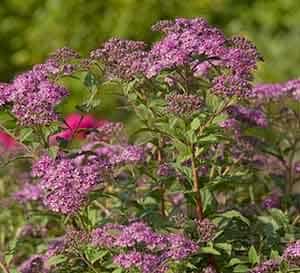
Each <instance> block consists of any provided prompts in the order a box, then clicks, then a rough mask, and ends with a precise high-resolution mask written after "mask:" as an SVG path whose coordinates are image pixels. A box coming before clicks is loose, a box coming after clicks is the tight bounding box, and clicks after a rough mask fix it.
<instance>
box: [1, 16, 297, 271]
mask: <svg viewBox="0 0 300 273" xmlns="http://www.w3.org/2000/svg"><path fill="white" fill-rule="evenodd" d="M152 30H153V31H156V32H159V33H160V34H161V38H160V39H159V40H158V41H157V42H155V43H154V44H151V45H148V44H146V43H144V42H142V41H129V40H121V39H116V38H113V39H110V40H109V41H107V42H106V43H104V44H103V45H102V46H101V47H100V48H97V49H94V50H92V51H91V52H90V54H89V56H87V57H82V56H80V55H79V54H78V53H77V52H75V51H74V50H72V49H69V48H62V49H59V50H57V51H56V52H55V53H54V54H51V55H50V56H49V58H48V59H47V60H46V61H45V62H44V63H43V64H39V65H35V66H34V67H33V68H32V69H31V70H30V71H27V72H24V73H22V74H20V75H17V76H16V77H15V79H14V80H13V81H12V82H10V83H3V84H1V86H0V105H1V109H2V112H3V113H2V114H3V116H4V117H5V118H3V120H2V121H1V129H2V131H3V132H2V133H1V134H0V144H1V155H2V156H1V159H2V161H1V164H2V165H1V185H2V187H1V191H0V192H1V197H2V198H1V207H2V211H1V212H0V221H1V222H0V224H1V225H0V234H1V238H0V250H1V257H0V267H1V269H2V271H3V272H5V273H13V272H14V273H16V272H18V273H45V272H48V273H63V272H68V273H72V272H74V273H75V272H78V273H83V272H94V273H97V272H98V273H100V272H113V273H121V272H141V273H150V272H151V273H154V272H157V273H158V272H170V273H171V272H174V273H176V272H178V273H179V272H180V273H181V272H203V273H209V272H210V273H212V272H219V273H221V272H222V273H227V272H228V273H229V272H252V273H271V272H282V273H286V272H297V271H299V270H300V268H299V266H300V262H299V261H300V240H297V239H298V236H299V235H298V234H299V215H298V214H299V197H298V196H297V194H296V193H295V192H296V188H297V183H298V182H299V179H300V160H299V158H298V157H299V136H300V123H299V122H300V118H299V117H300V107H299V105H300V104H299V99H300V80H291V81H288V82H285V83H277V84H267V83H262V84H256V85H254V84H253V78H254V76H253V72H254V71H255V70H256V67H257V63H258V62H261V61H263V57H262V56H261V54H260V53H259V52H258V51H257V49H256V47H255V45H254V44H253V43H252V42H251V41H249V40H247V39H246V38H243V37H226V36H225V35H224V33H223V32H222V31H221V30H219V29H218V28H215V27H213V26H211V25H209V24H208V22H207V21H205V20H204V19H202V18H195V19H184V18H178V19H175V20H171V21H160V22H158V23H156V24H155V25H154V26H153V27H152ZM65 78H72V79H74V80H78V81H80V82H82V83H83V85H82V86H83V87H82V103H81V104H80V105H78V106H77V109H76V112H74V114H72V115H70V116H68V117H65V118H63V117H62V115H61V113H60V110H61V109H62V107H63V106H64V104H65V103H66V101H67V100H68V99H69V98H70V96H71V94H72V92H71V90H68V89H69V88H68V86H67V85H66V84H65ZM103 86H114V89H113V90H116V94H114V95H117V96H119V97H120V101H121V104H122V105H120V107H121V108H122V109H123V110H124V113H126V112H129V113H131V114H132V115H134V116H135V120H134V121H133V123H134V131H133V132H132V130H127V128H126V125H125V124H121V123H118V122H113V121H108V120H97V119H96V118H95V117H93V115H92V112H93V110H94V109H95V108H98V107H101V104H100V106H99V98H101V97H102V96H103V95H104V94H102V92H100V90H103V89H102V88H101V87H103ZM113 110H114V109H112V111H113ZM74 111H75V109H74ZM4 223H5V225H4ZM3 227H4V230H3Z"/></svg>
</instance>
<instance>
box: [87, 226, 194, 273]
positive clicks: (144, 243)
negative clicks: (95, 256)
mask: <svg viewBox="0 0 300 273" xmlns="http://www.w3.org/2000/svg"><path fill="white" fill-rule="evenodd" d="M91 240H92V244H93V245H94V246H97V247H101V248H124V249H127V251H126V252H125V253H121V254H119V255H116V256H115V257H114V262H115V263H117V264H119V265H120V266H121V267H123V268H125V269H129V268H138V269H139V270H140V271H141V272H143V273H150V272H157V273H158V272H165V271H166V270H167V264H168V262H169V261H171V260H173V261H179V260H183V259H186V258H187V257H189V256H190V255H193V254H195V253H196V252H197V251H198V246H197V244H196V243H195V242H193V241H191V240H190V239H188V238H186V237H184V236H183V235H180V234H172V233H171V234H160V233H156V232H154V231H153V230H152V229H151V228H150V227H149V226H147V225H146V224H144V223H142V222H133V223H131V224H129V225H128V226H123V225H113V224H107V225H104V226H103V227H100V228H97V229H95V230H94V231H92V234H91ZM139 246H141V247H143V252H141V251H139V249H140V248H139Z"/></svg>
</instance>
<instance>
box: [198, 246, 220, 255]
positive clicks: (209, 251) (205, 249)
mask: <svg viewBox="0 0 300 273" xmlns="http://www.w3.org/2000/svg"><path fill="white" fill-rule="evenodd" d="M200 251H201V253H204V254H212V255H218V256H219V255H221V253H220V252H219V251H218V250H216V249H215V248H213V247H210V246H204V247H202V248H201V249H200Z"/></svg>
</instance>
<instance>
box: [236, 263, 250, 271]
mask: <svg viewBox="0 0 300 273" xmlns="http://www.w3.org/2000/svg"><path fill="white" fill-rule="evenodd" d="M248 271H249V267H248V266H246V265H244V264H239V265H238V266H236V267H235V268H234V269H233V272H237V273H238V272H240V273H242V272H248Z"/></svg>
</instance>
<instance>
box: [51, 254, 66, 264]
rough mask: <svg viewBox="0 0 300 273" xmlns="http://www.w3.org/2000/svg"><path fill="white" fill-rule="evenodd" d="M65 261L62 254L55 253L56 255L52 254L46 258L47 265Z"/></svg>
mask: <svg viewBox="0 0 300 273" xmlns="http://www.w3.org/2000/svg"><path fill="white" fill-rule="evenodd" d="M66 261H67V257H65V256H64V255H56V256H52V257H50V258H49V259H48V260H47V264H48V265H49V266H51V265H57V264H61V263H64V262H66Z"/></svg>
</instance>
